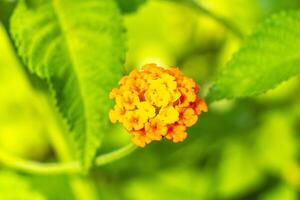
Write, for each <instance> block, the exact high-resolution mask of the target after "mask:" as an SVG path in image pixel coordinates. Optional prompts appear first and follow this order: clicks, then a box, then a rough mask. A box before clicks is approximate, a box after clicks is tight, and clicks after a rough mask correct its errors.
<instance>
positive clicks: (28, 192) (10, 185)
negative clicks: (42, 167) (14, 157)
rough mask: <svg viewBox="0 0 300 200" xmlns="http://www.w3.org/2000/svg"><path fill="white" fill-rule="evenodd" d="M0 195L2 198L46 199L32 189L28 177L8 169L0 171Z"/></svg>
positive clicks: (7, 199)
mask: <svg viewBox="0 0 300 200" xmlns="http://www.w3.org/2000/svg"><path fill="white" fill-rule="evenodd" d="M0 197H1V199H3V200H14V199H22V200H46V198H45V197H44V196H43V195H41V194H40V193H38V192H36V191H34V190H33V188H32V186H31V185H30V183H29V180H28V178H26V177H23V176H20V175H17V174H15V173H13V172H9V171H1V172H0Z"/></svg>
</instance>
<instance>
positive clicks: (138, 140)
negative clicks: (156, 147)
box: [131, 129, 151, 147]
mask: <svg viewBox="0 0 300 200" xmlns="http://www.w3.org/2000/svg"><path fill="white" fill-rule="evenodd" d="M131 133H132V134H133V138H132V142H133V143H134V144H136V145H137V146H139V147H145V145H146V144H149V143H150V142H151V139H150V138H148V137H147V136H146V135H145V130H144V129H143V130H140V131H133V132H131Z"/></svg>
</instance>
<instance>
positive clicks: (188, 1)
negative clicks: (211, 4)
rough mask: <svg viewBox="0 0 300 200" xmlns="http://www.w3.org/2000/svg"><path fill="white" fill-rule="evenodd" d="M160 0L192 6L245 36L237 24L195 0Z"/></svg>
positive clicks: (240, 37) (232, 30) (234, 32)
mask: <svg viewBox="0 0 300 200" xmlns="http://www.w3.org/2000/svg"><path fill="white" fill-rule="evenodd" d="M158 1H168V2H170V3H180V4H182V5H185V6H187V7H190V8H192V9H193V10H195V11H197V12H199V13H201V14H205V15H207V16H209V17H211V18H212V19H214V20H215V21H216V22H218V23H219V24H221V25H222V26H224V27H225V28H226V29H228V30H229V31H231V32H232V33H233V34H234V35H235V36H236V37H238V38H239V39H243V37H244V34H243V33H242V32H241V31H240V30H239V29H238V28H237V27H236V26H234V25H233V24H232V23H231V22H230V21H228V20H227V19H225V18H223V17H221V16H219V15H216V14H214V13H212V12H211V11H210V10H208V9H206V8H204V7H203V6H202V5H200V4H199V3H197V2H196V1H195V0H158Z"/></svg>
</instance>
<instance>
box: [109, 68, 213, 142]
mask: <svg viewBox="0 0 300 200" xmlns="http://www.w3.org/2000/svg"><path fill="white" fill-rule="evenodd" d="M119 85H120V87H119V88H114V89H113V90H112V91H111V93H110V98H111V99H114V100H115V102H116V104H115V106H114V108H113V109H111V110H110V112H109V118H110V120H111V122H112V123H117V122H120V123H122V124H123V126H124V127H125V128H126V129H127V130H128V131H129V133H131V134H132V136H133V138H132V141H133V143H135V144H136V145H138V146H140V147H144V146H145V145H146V144H149V143H151V142H152V141H155V140H157V141H158V140H161V139H162V138H164V137H165V138H167V139H168V140H172V141H173V142H174V143H177V142H181V141H183V140H185V139H186V137H187V133H186V129H187V127H191V126H193V125H194V124H195V123H196V122H197V120H198V116H199V115H200V114H201V113H202V112H207V105H206V103H205V101H204V100H203V99H200V98H199V97H198V92H199V86H198V85H197V84H196V83H195V81H193V80H192V79H190V78H188V77H186V76H184V75H183V74H182V73H181V72H180V70H179V69H178V68H173V67H172V68H169V69H164V68H162V67H159V66H157V65H155V64H147V65H145V66H144V67H143V68H142V70H138V69H135V70H133V71H132V72H131V73H130V74H129V75H128V76H124V77H123V78H122V79H121V80H120V82H119Z"/></svg>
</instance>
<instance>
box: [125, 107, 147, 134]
mask: <svg viewBox="0 0 300 200" xmlns="http://www.w3.org/2000/svg"><path fill="white" fill-rule="evenodd" d="M146 122H147V117H146V116H145V115H144V113H142V112H141V111H139V110H135V111H127V112H126V114H125V120H124V122H123V124H124V126H125V127H126V128H127V130H129V131H131V130H140V129H142V128H143V127H144V126H145V123H146Z"/></svg>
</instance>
